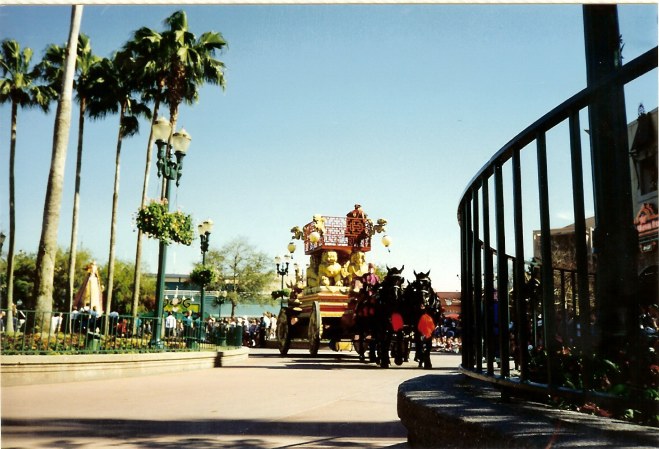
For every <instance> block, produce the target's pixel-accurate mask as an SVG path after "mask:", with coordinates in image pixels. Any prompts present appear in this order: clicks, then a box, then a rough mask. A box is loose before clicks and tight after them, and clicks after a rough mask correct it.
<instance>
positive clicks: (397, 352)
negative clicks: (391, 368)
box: [394, 331, 405, 366]
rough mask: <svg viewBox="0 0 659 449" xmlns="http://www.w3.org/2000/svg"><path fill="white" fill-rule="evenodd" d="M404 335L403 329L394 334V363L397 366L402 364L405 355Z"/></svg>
mask: <svg viewBox="0 0 659 449" xmlns="http://www.w3.org/2000/svg"><path fill="white" fill-rule="evenodd" d="M404 353H405V335H404V334H403V331H398V332H396V334H395V340H394V363H395V364H396V365H397V366H400V365H402V364H403V359H404V357H405V355H404Z"/></svg>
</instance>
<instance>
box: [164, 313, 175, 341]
mask: <svg viewBox="0 0 659 449" xmlns="http://www.w3.org/2000/svg"><path fill="white" fill-rule="evenodd" d="M175 329H176V317H175V316H174V315H172V312H167V318H165V337H168V338H169V337H173V336H174V330H175Z"/></svg>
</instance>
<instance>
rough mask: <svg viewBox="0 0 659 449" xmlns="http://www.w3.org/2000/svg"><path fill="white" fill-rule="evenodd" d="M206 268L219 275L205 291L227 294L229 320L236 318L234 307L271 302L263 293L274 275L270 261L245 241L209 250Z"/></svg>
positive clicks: (267, 294)
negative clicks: (218, 291)
mask: <svg viewBox="0 0 659 449" xmlns="http://www.w3.org/2000/svg"><path fill="white" fill-rule="evenodd" d="M206 266H208V267H212V268H214V269H215V270H216V271H217V273H218V276H217V279H216V281H215V283H213V284H210V285H209V286H208V290H227V292H228V294H227V301H231V316H235V311H236V306H237V305H238V304H240V303H245V302H265V301H269V300H270V292H267V291H266V288H267V286H268V284H269V283H270V282H271V281H272V275H273V270H272V269H271V268H270V258H269V257H268V255H267V254H265V253H263V252H260V251H258V250H257V249H256V248H255V247H254V246H253V245H251V244H250V243H249V242H248V241H247V239H246V238H244V237H238V238H235V239H233V240H231V241H230V242H228V243H227V244H225V245H224V246H222V248H220V249H219V250H210V251H209V252H208V254H206Z"/></svg>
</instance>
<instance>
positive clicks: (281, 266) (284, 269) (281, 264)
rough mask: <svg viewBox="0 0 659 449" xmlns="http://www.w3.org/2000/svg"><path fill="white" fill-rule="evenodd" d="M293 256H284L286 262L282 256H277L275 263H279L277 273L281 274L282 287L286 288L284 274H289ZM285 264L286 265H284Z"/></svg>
mask: <svg viewBox="0 0 659 449" xmlns="http://www.w3.org/2000/svg"><path fill="white" fill-rule="evenodd" d="M290 258H291V256H289V255H288V254H286V255H285V256H284V262H282V260H281V257H279V256H277V257H275V264H277V274H278V275H279V276H281V289H282V290H284V276H286V275H287V274H288V264H289V263H290V262H289V260H290ZM284 264H285V265H284Z"/></svg>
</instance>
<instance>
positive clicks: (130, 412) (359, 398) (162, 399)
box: [1, 349, 460, 449]
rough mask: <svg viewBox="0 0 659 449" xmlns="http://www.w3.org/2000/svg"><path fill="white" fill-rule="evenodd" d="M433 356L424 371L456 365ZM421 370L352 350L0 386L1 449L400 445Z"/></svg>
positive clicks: (450, 358) (255, 354) (264, 352)
mask: <svg viewBox="0 0 659 449" xmlns="http://www.w3.org/2000/svg"><path fill="white" fill-rule="evenodd" d="M459 362H460V358H459V356H457V355H448V354H439V353H436V354H434V355H433V364H434V367H435V368H434V369H433V371H432V373H437V374H439V373H442V372H450V371H452V370H454V369H455V367H457V365H458V364H459ZM428 373H429V372H428V371H422V370H419V369H417V368H416V364H414V363H411V362H410V363H407V364H405V365H403V366H401V367H396V366H395V365H393V366H392V368H390V369H387V370H383V369H380V368H378V367H376V366H374V365H373V364H362V363H360V362H359V361H358V359H357V355H356V354H355V353H354V352H341V353H335V352H331V351H328V350H321V351H320V353H319V354H318V356H317V357H315V358H311V357H310V356H309V355H308V353H307V351H306V350H291V351H290V353H289V355H288V356H287V357H281V356H280V355H279V353H278V352H277V351H276V350H273V349H252V350H251V352H250V357H249V359H248V360H247V361H245V362H244V363H243V364H242V365H240V366H232V367H223V368H215V369H204V370H197V371H183V372H180V373H177V374H163V375H157V376H144V377H132V378H124V379H111V380H98V381H89V382H78V383H66V384H52V385H36V386H18V387H7V388H2V429H1V430H2V444H1V446H2V447H3V448H19V447H20V448H73V447H75V448H91V447H95V448H99V447H117V448H122V449H123V448H180V447H186V448H193V449H196V448H210V447H214V448H215V447H223V448H292V447H295V448H378V447H395V448H406V447H407V444H406V443H405V441H406V431H405V428H404V427H403V426H402V425H401V424H400V422H399V420H398V416H397V414H396V392H397V389H398V385H399V384H400V383H401V382H403V381H405V380H407V379H410V378H413V377H417V376H421V375H426V374H428Z"/></svg>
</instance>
